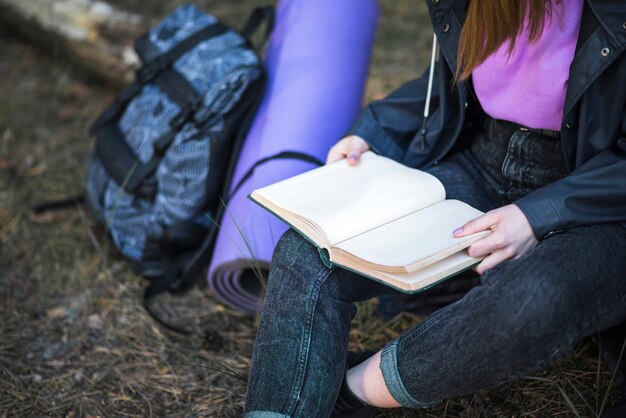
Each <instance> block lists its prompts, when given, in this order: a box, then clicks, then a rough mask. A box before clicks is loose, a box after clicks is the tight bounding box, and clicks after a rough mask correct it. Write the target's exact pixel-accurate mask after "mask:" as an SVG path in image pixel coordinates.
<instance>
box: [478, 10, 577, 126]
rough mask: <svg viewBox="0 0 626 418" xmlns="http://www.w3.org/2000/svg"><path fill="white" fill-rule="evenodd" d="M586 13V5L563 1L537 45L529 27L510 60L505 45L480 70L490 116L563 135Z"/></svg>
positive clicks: (480, 92) (481, 96) (483, 102)
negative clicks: (569, 84) (530, 37)
mask: <svg viewBox="0 0 626 418" xmlns="http://www.w3.org/2000/svg"><path fill="white" fill-rule="evenodd" d="M582 7H583V0H561V1H560V2H558V3H556V4H555V7H554V9H553V13H552V17H547V18H546V22H545V26H544V30H543V33H542V35H541V38H540V39H539V40H538V41H537V42H536V43H532V44H530V43H529V42H528V41H527V40H528V27H525V28H524V30H523V31H522V33H521V34H520V37H519V38H518V40H517V42H516V43H515V49H514V50H513V53H512V54H511V56H510V57H509V54H508V47H509V42H505V43H504V44H503V45H502V46H501V47H500V49H499V50H498V51H496V52H495V53H494V54H492V55H491V56H489V57H488V58H487V59H486V60H485V62H483V63H482V64H481V65H479V66H478V67H476V68H475V69H474V71H473V72H472V79H473V81H474V88H475V90H476V94H477V96H478V100H479V101H480V104H481V105H482V107H483V109H484V110H485V112H487V114H488V115H489V116H491V117H492V118H495V119H503V120H508V121H511V122H516V123H519V124H520V125H524V126H527V127H529V128H537V129H551V130H555V131H558V130H560V129H561V122H562V119H563V106H564V103H565V90H566V88H567V80H568V78H569V67H570V64H571V63H572V59H573V58H574V50H575V48H576V41H577V39H578V30H579V28H580V18H581V15H582Z"/></svg>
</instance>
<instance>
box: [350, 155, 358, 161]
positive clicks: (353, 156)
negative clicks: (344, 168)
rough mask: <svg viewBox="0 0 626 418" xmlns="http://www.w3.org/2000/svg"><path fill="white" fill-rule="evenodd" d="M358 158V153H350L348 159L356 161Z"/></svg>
mask: <svg viewBox="0 0 626 418" xmlns="http://www.w3.org/2000/svg"><path fill="white" fill-rule="evenodd" d="M356 159H357V155H356V154H350V155H348V160H350V161H356Z"/></svg>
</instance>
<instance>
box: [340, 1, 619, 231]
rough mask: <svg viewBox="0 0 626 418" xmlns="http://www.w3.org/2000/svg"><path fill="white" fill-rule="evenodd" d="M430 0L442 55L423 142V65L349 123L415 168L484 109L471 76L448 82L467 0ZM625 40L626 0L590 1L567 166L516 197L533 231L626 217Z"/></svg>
mask: <svg viewBox="0 0 626 418" xmlns="http://www.w3.org/2000/svg"><path fill="white" fill-rule="evenodd" d="M427 1H428V7H429V11H430V16H431V21H432V24H433V27H434V30H435V33H436V35H437V39H438V41H439V46H440V49H441V56H442V60H440V63H439V64H438V65H437V66H436V72H435V74H436V76H435V84H434V91H433V97H432V99H431V100H432V101H431V109H432V110H431V116H430V118H429V119H428V133H427V135H426V137H425V141H422V140H421V135H420V134H419V132H418V131H419V129H420V128H421V125H422V113H423V108H424V102H425V96H426V85H427V78H428V77H427V75H428V73H427V72H426V73H425V75H424V76H423V77H422V78H420V79H417V80H413V81H410V82H408V83H406V84H404V85H403V86H401V87H400V88H398V89H397V90H395V91H394V92H393V93H391V94H390V95H389V96H388V97H386V98H384V99H382V100H379V101H375V102H372V103H371V104H370V105H369V106H368V107H367V108H365V110H364V111H363V112H362V113H361V115H360V117H359V118H358V120H357V122H356V123H355V124H354V125H353V127H352V128H351V129H350V131H349V132H348V134H355V135H359V136H361V137H362V138H364V139H365V140H366V141H367V142H368V143H369V145H370V146H371V148H372V149H373V150H374V151H375V152H377V153H379V154H381V155H384V156H387V157H390V158H392V159H394V160H396V161H399V162H401V163H403V164H405V165H408V166H411V167H428V166H431V165H433V164H437V163H438V161H440V160H441V159H443V158H444V157H445V156H446V155H447V154H448V153H449V152H450V151H451V150H453V148H455V147H459V146H462V145H463V143H464V141H468V140H469V139H471V138H472V137H473V135H475V128H476V126H477V125H478V124H479V120H480V119H481V117H482V116H484V112H483V111H482V109H481V108H480V105H479V104H478V102H477V101H476V100H475V99H474V98H473V95H472V89H471V86H470V85H469V83H459V84H457V85H456V86H454V87H451V86H452V83H451V80H452V75H453V72H454V69H455V68H456V60H457V46H458V41H459V35H460V32H461V26H462V21H463V19H464V16H465V11H466V9H467V5H468V1H467V0H427ZM625 49H626V3H625V2H624V0H586V2H585V6H584V9H583V17H582V23H581V28H580V35H579V39H578V44H577V47H576V53H575V55H574V59H573V61H572V64H571V67H570V74H569V81H568V87H567V93H566V99H565V109H564V114H563V123H562V125H561V143H562V146H563V152H564V154H565V158H566V161H567V163H568V166H569V170H570V173H569V174H568V175H567V176H566V177H564V178H562V179H560V180H558V181H555V182H554V183H551V184H548V185H547V186H545V187H542V188H540V189H538V190H536V191H534V192H532V193H530V194H528V195H527V196H525V197H523V198H522V199H519V200H518V201H516V202H515V204H516V205H517V206H518V207H519V208H520V209H521V210H522V211H523V212H524V214H525V215H526V216H527V217H528V220H529V221H530V223H531V225H532V227H533V230H534V232H535V235H536V236H537V238H539V239H542V238H545V237H546V236H549V235H552V234H554V233H558V232H560V231H563V230H565V229H568V228H571V227H574V226H578V225H585V224H594V223H604V222H622V223H624V222H626V54H624V50H625ZM465 143H466V142H465Z"/></svg>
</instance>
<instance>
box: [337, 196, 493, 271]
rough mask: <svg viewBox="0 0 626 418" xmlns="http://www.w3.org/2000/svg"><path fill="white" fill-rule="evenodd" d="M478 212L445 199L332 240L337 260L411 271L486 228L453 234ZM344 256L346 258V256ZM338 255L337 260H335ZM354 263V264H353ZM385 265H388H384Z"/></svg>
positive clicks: (450, 251) (464, 244)
mask: <svg viewBox="0 0 626 418" xmlns="http://www.w3.org/2000/svg"><path fill="white" fill-rule="evenodd" d="M480 215H482V212H481V211H479V210H477V209H474V208H473V207H471V206H469V205H468V204H466V203H463V202H461V201H458V200H445V201H443V202H439V203H437V204H435V205H432V206H430V207H428V208H425V209H422V210H420V211H417V212H413V213H411V214H409V215H406V216H404V217H402V218H400V219H397V220H394V221H393V222H390V223H387V224H385V225H382V226H380V227H378V228H376V229H373V230H371V231H367V232H365V233H363V234H361V235H358V236H356V237H353V238H350V239H348V240H346V241H343V242H341V243H339V244H336V245H335V246H334V247H333V250H332V251H331V255H333V256H334V253H333V252H334V251H335V249H339V250H341V252H342V254H341V255H340V254H339V253H338V254H337V261H338V262H340V263H342V264H343V263H345V264H348V263H349V262H350V261H349V260H348V259H349V258H350V255H352V258H358V259H359V260H357V261H356V262H357V263H359V264H361V265H366V266H369V267H371V268H375V269H377V270H379V271H387V272H392V273H411V272H414V271H417V270H419V269H422V268H424V267H426V266H427V265H429V264H432V263H434V262H436V261H438V260H441V259H443V258H445V257H447V256H449V255H451V254H453V253H456V252H458V251H459V250H461V249H463V248H466V247H468V246H470V245H471V243H472V242H474V241H476V240H477V239H479V238H481V237H483V236H485V235H487V234H489V232H490V231H487V232H481V233H478V234H472V235H470V236H467V237H463V238H455V237H454V236H453V235H452V231H454V230H455V229H456V228H458V227H460V226H463V225H464V224H465V223H466V222H467V221H469V220H471V219H474V218H476V217H478V216H480ZM346 257H347V258H346ZM340 259H341V261H339V260H340ZM354 267H357V266H356V265H355V266H354ZM386 267H388V268H386Z"/></svg>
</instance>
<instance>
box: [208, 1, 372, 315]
mask: <svg viewBox="0 0 626 418" xmlns="http://www.w3.org/2000/svg"><path fill="white" fill-rule="evenodd" d="M378 15H379V10H378V5H377V2H376V0H342V1H337V0H280V1H279V3H278V6H277V13H276V23H275V27H274V32H273V34H272V37H271V39H270V43H269V46H268V52H267V60H266V67H267V73H268V85H267V90H266V94H265V98H264V100H263V102H262V103H261V106H260V108H259V111H258V113H257V115H256V117H255V120H254V122H253V124H252V126H251V128H250V132H249V133H248V136H247V138H246V140H245V142H244V145H243V148H242V150H241V155H240V157H239V161H238V163H237V166H236V168H235V172H234V177H233V181H232V184H233V185H236V184H237V183H239V182H240V181H241V180H242V178H243V177H244V175H245V173H246V172H248V170H249V169H250V167H252V166H253V165H254V164H255V162H257V161H259V160H262V159H264V158H267V157H269V156H273V155H276V154H278V153H281V152H284V151H295V152H297V153H303V154H306V155H309V156H311V157H314V158H317V159H318V160H320V161H322V162H323V161H325V159H326V155H327V153H328V150H329V149H330V147H331V146H332V145H333V144H334V143H336V142H337V141H338V140H339V139H340V138H341V136H342V135H343V134H344V133H345V132H346V131H347V130H348V129H349V127H350V125H351V124H352V122H353V121H354V119H355V118H356V116H357V114H358V112H359V109H360V105H361V102H362V98H363V92H364V87H365V83H366V78H367V72H368V67H369V62H370V57H371V52H372V46H373V44H374V37H375V32H376V24H377V22H378ZM316 166H317V165H316V164H314V163H312V162H310V161H305V160H303V159H298V158H285V159H272V160H271V161H268V162H266V163H264V164H260V165H259V166H257V168H256V169H255V170H254V172H253V174H252V175H251V176H250V177H248V179H247V180H245V181H244V182H243V183H242V184H241V187H240V188H239V189H237V191H236V193H235V194H234V195H233V196H232V198H231V200H230V201H229V203H228V209H227V211H226V212H225V214H224V216H223V218H222V221H221V228H220V231H219V233H218V236H217V241H216V243H215V248H214V252H213V256H212V260H211V265H210V267H209V275H208V282H209V286H210V288H211V289H212V291H213V293H214V294H215V295H216V296H217V297H218V298H219V299H220V300H221V301H222V302H223V303H224V304H225V305H227V306H229V307H231V308H233V309H235V310H238V311H242V312H247V313H256V312H258V311H260V308H261V304H262V297H263V285H262V283H261V281H260V280H259V278H258V277H257V276H258V273H259V271H262V274H265V275H267V271H268V269H269V264H270V261H271V258H272V253H273V251H274V246H275V244H276V242H277V241H278V239H279V238H280V236H281V235H282V234H283V233H284V232H285V231H286V230H287V225H286V224H284V223H283V222H281V221H279V220H278V219H276V218H275V217H274V216H272V215H270V214H269V213H268V212H266V211H265V210H263V209H261V208H260V207H258V206H257V205H256V204H255V203H253V202H252V201H250V200H249V199H248V198H247V195H248V194H250V193H251V192H252V191H253V190H255V189H257V188H259V187H263V186H267V185H269V184H272V183H275V182H277V181H279V180H283V179H286V178H289V177H292V176H294V175H296V174H299V173H302V172H304V171H308V170H310V169H312V168H315V167H316ZM231 191H232V190H231ZM243 237H245V239H244V238H243Z"/></svg>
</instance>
